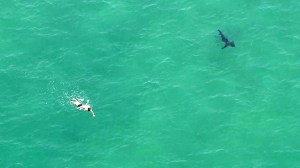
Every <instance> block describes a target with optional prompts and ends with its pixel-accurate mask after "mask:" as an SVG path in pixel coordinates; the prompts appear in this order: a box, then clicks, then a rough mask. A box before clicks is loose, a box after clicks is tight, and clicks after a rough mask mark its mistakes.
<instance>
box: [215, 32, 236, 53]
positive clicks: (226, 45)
mask: <svg viewBox="0 0 300 168" xmlns="http://www.w3.org/2000/svg"><path fill="white" fill-rule="evenodd" d="M218 31H219V34H220V36H221V38H222V41H223V42H224V43H225V46H224V47H223V48H222V49H224V48H226V47H228V46H231V47H235V44H234V41H229V40H228V38H227V37H226V36H225V35H224V34H223V33H222V32H221V30H218Z"/></svg>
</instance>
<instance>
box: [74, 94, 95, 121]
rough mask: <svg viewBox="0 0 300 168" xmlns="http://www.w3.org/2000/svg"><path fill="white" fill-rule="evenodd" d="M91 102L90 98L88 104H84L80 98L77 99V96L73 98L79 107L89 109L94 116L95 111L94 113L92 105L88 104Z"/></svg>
mask: <svg viewBox="0 0 300 168" xmlns="http://www.w3.org/2000/svg"><path fill="white" fill-rule="evenodd" d="M89 102H90V100H87V102H86V104H82V103H81V102H80V100H79V99H77V98H73V99H72V101H71V103H73V104H75V105H76V106H77V109H79V110H84V111H89V112H91V113H92V114H93V117H95V113H94V111H93V109H92V107H91V106H90V105H89V104H88V103H89Z"/></svg>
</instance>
